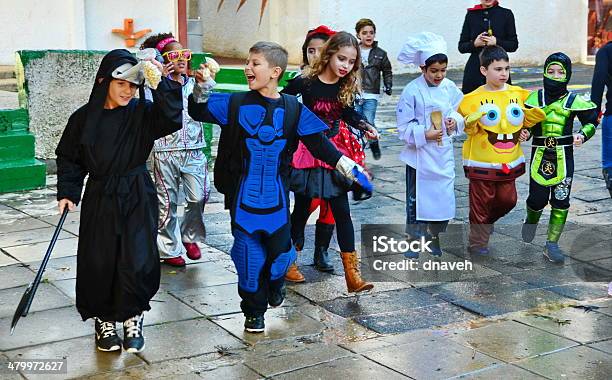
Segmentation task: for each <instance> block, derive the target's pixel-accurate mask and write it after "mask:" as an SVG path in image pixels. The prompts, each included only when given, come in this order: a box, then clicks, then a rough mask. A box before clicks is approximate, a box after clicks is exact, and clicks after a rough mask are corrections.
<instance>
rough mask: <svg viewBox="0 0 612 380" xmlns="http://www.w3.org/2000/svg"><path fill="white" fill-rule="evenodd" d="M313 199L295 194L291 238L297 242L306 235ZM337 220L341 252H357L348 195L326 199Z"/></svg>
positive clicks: (337, 233)
mask: <svg viewBox="0 0 612 380" xmlns="http://www.w3.org/2000/svg"><path fill="white" fill-rule="evenodd" d="M311 201H312V198H308V197H306V196H304V195H302V194H297V193H295V205H294V207H293V212H292V213H291V238H292V239H293V240H294V241H295V240H296V238H297V237H299V236H301V235H302V234H303V233H304V228H306V222H307V221H308V217H310V213H309V208H310V202H311ZM326 201H328V202H329V205H330V207H331V210H332V214H333V215H334V219H335V220H336V235H337V236H338V245H339V246H340V251H341V252H353V251H355V230H354V229H353V221H352V220H351V209H350V207H349V201H348V195H347V194H346V193H344V194H342V195H340V196H337V197H335V198H331V199H326Z"/></svg>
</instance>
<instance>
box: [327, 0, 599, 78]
mask: <svg viewBox="0 0 612 380" xmlns="http://www.w3.org/2000/svg"><path fill="white" fill-rule="evenodd" d="M476 3H479V1H478V0H437V1H432V0H410V1H402V0H379V1H366V0H335V1H321V2H320V4H321V5H320V6H321V12H320V17H321V22H322V23H326V24H330V25H332V26H333V27H335V28H337V29H344V30H347V31H351V32H354V26H355V22H356V21H357V20H358V19H359V18H361V17H367V18H370V19H372V20H373V21H374V23H375V24H376V26H377V39H378V40H379V41H380V46H381V47H382V48H383V49H385V50H387V52H388V53H389V57H390V58H391V59H392V64H393V66H394V69H395V71H404V70H405V69H406V68H405V67H403V65H402V64H400V63H398V62H397V61H396V60H395V58H396V57H397V54H398V53H399V50H400V49H401V46H402V44H403V42H404V41H405V39H406V37H407V36H409V35H411V34H414V33H418V32H421V31H431V32H434V33H438V34H440V35H441V36H443V37H444V39H445V40H446V42H447V44H448V49H449V54H448V56H449V64H450V65H451V66H463V65H464V64H465V62H466V61H467V58H468V57H469V55H468V54H460V53H459V51H458V50H457V43H458V42H459V35H460V34H461V27H462V25H463V20H464V18H465V14H466V13H467V10H466V9H467V8H468V7H471V6H473V5H474V4H476ZM432 4H433V5H434V6H432ZM500 5H501V6H503V7H506V8H510V9H511V10H512V12H513V13H514V17H515V20H516V29H517V35H518V39H519V49H518V50H517V52H516V53H512V54H511V55H510V60H511V63H513V64H534V63H543V61H544V59H545V58H546V56H548V55H549V54H550V53H552V52H555V51H559V50H561V51H564V52H565V53H566V54H568V55H569V56H570V57H571V58H572V59H575V60H582V59H584V58H586V33H587V12H588V4H587V0H547V1H532V0H502V1H500Z"/></svg>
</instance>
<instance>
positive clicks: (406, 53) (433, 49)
mask: <svg viewBox="0 0 612 380" xmlns="http://www.w3.org/2000/svg"><path fill="white" fill-rule="evenodd" d="M446 52H447V48H446V41H444V38H442V36H440V35H437V34H435V33H431V32H421V33H419V34H415V35H414V36H410V37H409V38H408V40H407V41H406V43H404V46H403V47H402V50H400V53H399V55H398V56H397V60H398V61H400V62H402V63H404V64H410V63H412V64H414V65H417V66H423V65H425V61H426V60H427V58H429V57H431V56H433V55H436V54H446Z"/></svg>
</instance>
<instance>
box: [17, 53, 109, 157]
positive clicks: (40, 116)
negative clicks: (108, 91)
mask: <svg viewBox="0 0 612 380" xmlns="http://www.w3.org/2000/svg"><path fill="white" fill-rule="evenodd" d="M104 54H105V52H102V51H83V50H47V51H32V50H29V51H19V52H18V53H17V66H18V81H19V83H18V85H19V90H20V106H21V107H24V108H27V109H28V112H29V115H30V132H31V133H32V134H34V136H35V137H36V151H35V154H36V157H38V158H42V159H51V158H55V153H54V151H55V148H56V147H57V143H58V142H59V139H60V137H61V135H62V132H63V131H64V128H65V126H66V122H67V121H68V118H69V117H70V115H71V114H72V113H73V112H74V111H75V110H76V109H78V108H79V107H80V106H82V105H83V104H85V103H86V102H87V100H88V99H89V94H90V92H91V88H92V86H93V82H94V79H95V75H96V71H97V70H98V66H99V65H100V61H101V60H102V57H103V56H104Z"/></svg>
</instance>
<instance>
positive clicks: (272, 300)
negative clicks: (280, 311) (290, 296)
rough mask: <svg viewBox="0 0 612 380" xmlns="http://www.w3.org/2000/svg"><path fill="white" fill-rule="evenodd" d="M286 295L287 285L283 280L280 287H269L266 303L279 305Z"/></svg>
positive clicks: (272, 305)
mask: <svg viewBox="0 0 612 380" xmlns="http://www.w3.org/2000/svg"><path fill="white" fill-rule="evenodd" d="M286 295H287V287H286V286H285V283H284V282H283V285H282V286H281V287H280V288H277V289H274V288H272V287H270V291H269V293H268V305H270V307H279V306H280V305H282V304H283V301H285V296H286Z"/></svg>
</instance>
